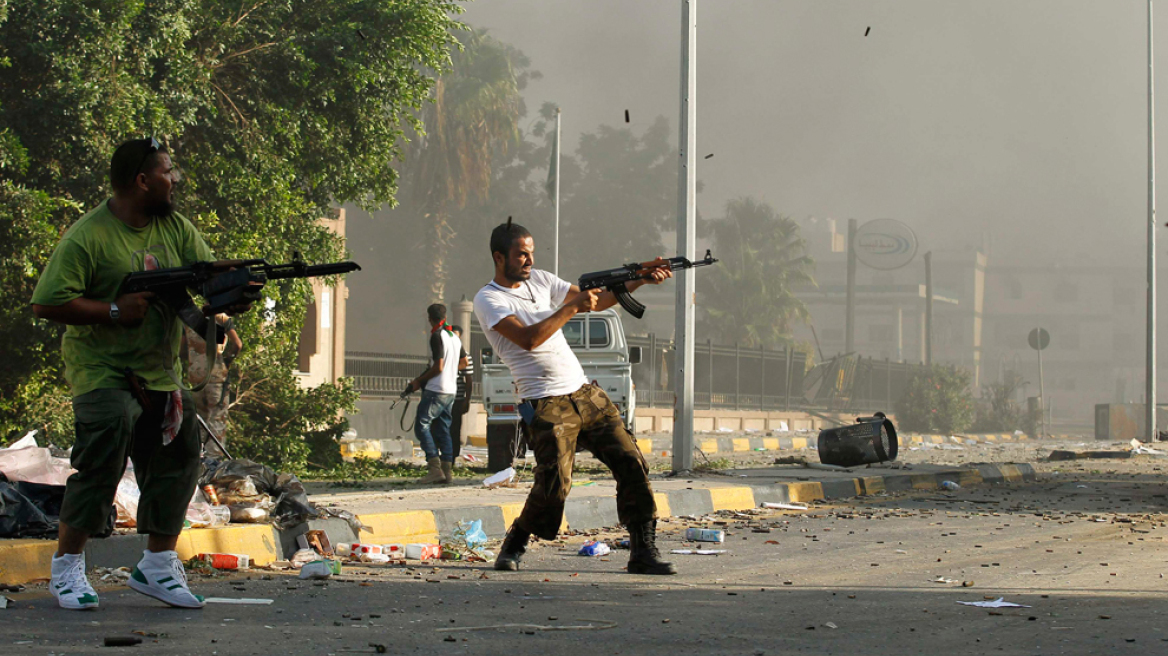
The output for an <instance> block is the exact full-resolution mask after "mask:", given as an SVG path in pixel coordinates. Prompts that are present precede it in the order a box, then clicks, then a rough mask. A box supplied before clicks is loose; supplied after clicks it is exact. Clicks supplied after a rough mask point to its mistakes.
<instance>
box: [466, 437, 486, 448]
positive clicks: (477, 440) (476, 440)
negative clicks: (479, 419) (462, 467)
mask: <svg viewBox="0 0 1168 656" xmlns="http://www.w3.org/2000/svg"><path fill="white" fill-rule="evenodd" d="M466 441H467V443H468V444H470V445H471V446H479V447H485V446H486V445H487V436H486V435H468V436H467V438H466Z"/></svg>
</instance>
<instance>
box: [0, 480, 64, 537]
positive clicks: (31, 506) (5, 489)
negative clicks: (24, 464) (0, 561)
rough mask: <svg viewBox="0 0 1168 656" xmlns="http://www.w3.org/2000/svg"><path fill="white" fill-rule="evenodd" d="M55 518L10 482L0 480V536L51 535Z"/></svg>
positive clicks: (55, 521)
mask: <svg viewBox="0 0 1168 656" xmlns="http://www.w3.org/2000/svg"><path fill="white" fill-rule="evenodd" d="M56 533H57V518H56V517H49V516H47V515H45V513H44V512H43V511H42V510H41V509H40V508H38V507H37V506H36V504H35V503H33V502H32V500H31V499H29V498H28V497H26V496H24V495H23V494H21V493H20V492H19V491H18V490H17V488H16V486H14V485H12V484H11V483H6V482H0V538H28V537H51V536H53V535H55V534H56Z"/></svg>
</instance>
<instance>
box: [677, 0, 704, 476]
mask: <svg viewBox="0 0 1168 656" xmlns="http://www.w3.org/2000/svg"><path fill="white" fill-rule="evenodd" d="M697 4H698V3H697V0H681V117H680V120H679V121H678V140H677V141H678V146H679V148H680V151H681V152H680V160H679V162H678V171H677V252H678V253H679V254H681V255H683V256H685V257H687V258H689V259H690V260H693V259H695V258H696V257H697V253H696V251H697V244H696V243H695V242H696V240H697V230H696V226H695V221H694V218H695V217H694V214H695V212H694V206H695V201H696V192H697V171H696V168H697V157H696V151H695V150H694V147H695V145H696V142H697V104H696V102H697V90H698V83H697V36H698V23H697ZM695 291H696V288H695V286H694V271H693V269H682V270H681V271H680V272H679V275H678V279H677V302H676V309H675V316H676V318H675V321H676V325H675V328H674V340H673V344H674V346H673V347H674V355H675V357H674V362H675V363H676V367H675V377H674V381H675V382H674V385H673V389H674V394H675V399H674V405H673V471H675V472H683V471H688V470H690V469H693V436H694V435H693V406H694V370H693V365H694V293H695Z"/></svg>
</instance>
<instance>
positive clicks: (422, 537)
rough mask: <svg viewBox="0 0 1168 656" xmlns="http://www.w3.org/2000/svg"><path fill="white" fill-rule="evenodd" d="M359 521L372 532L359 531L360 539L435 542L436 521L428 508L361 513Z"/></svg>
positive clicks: (382, 542)
mask: <svg viewBox="0 0 1168 656" xmlns="http://www.w3.org/2000/svg"><path fill="white" fill-rule="evenodd" d="M361 521H362V522H364V523H365V525H366V526H368V527H369V528H371V529H373V534H372V535H369V534H368V533H364V532H362V533H361V540H362V541H365V540H366V539H368V540H369V541H370V542H376V543H380V544H386V543H393V542H400V543H403V544H405V543H408V542H437V541H438V523H437V522H435V521H434V513H433V512H431V511H429V510H409V511H405V512H395V513H377V514H372V515H361Z"/></svg>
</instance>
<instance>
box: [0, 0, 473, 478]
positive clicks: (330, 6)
mask: <svg viewBox="0 0 1168 656" xmlns="http://www.w3.org/2000/svg"><path fill="white" fill-rule="evenodd" d="M0 6H2V7H4V8H6V9H7V10H8V11H7V13H6V14H3V13H0V48H6V50H5V51H4V52H0V55H2V56H5V57H7V59H6V60H5V65H4V66H3V67H0V137H2V138H3V143H4V146H3V147H2V148H3V151H2V152H0V166H2V167H3V173H4V181H3V184H4V185H5V186H4V187H3V190H2V191H0V196H2V198H0V212H3V215H0V226H9V225H10V226H12V227H13V230H14V231H15V232H20V233H21V235H20V237H21V238H20V239H19V240H16V241H5V242H3V243H0V262H2V263H3V266H4V274H3V275H5V278H4V288H3V290H2V291H3V294H4V298H3V299H2V300H0V308H3V310H0V311H3V312H4V314H3V315H0V319H2V320H3V321H4V324H3V326H0V330H2V331H4V334H5V335H7V334H10V333H17V332H20V331H21V330H22V326H23V327H31V328H32V329H31V330H29V331H28V332H29V333H30V334H29V336H28V340H30V341H29V342H27V343H22V342H15V343H16V344H17V345H18V348H19V350H20V353H19V354H18V355H17V356H15V357H14V358H13V359H12V360H10V362H11V361H13V360H14V361H15V362H16V363H17V364H18V366H19V368H17V369H12V368H9V369H8V372H6V377H5V378H4V379H3V380H0V385H15V388H16V389H15V390H13V393H12V395H11V396H9V390H8V389H7V388H4V389H0V391H3V393H4V396H3V398H4V401H3V402H2V403H0V430H2V431H3V433H9V432H12V431H18V430H20V429H23V428H25V427H27V426H29V425H32V424H34V423H36V421H39V420H34V418H31V417H28V416H25V415H22V414H20V404H19V402H18V401H17V402H13V401H12V399H17V400H19V399H22V398H23V399H30V398H33V397H40V396H45V394H46V393H49V392H52V393H55V394H57V395H58V397H59V395H60V394H61V390H62V389H63V383H62V381H61V380H60V376H59V373H58V372H59V370H60V359H59V358H60V356H59V352H58V351H59V349H58V347H57V346H56V344H55V339H56V335H58V334H59V332H58V329H57V328H56V327H53V326H42V325H36V326H33V325H32V319H31V313H30V312H28V309H27V306H28V296H29V294H30V292H31V288H32V285H34V284H35V280H36V277H37V276H38V275H39V271H40V270H41V269H42V268H43V266H44V262H45V261H46V259H47V255H48V253H49V252H50V250H51V247H52V244H53V243H55V241H56V239H57V237H59V235H60V233H61V232H62V231H63V230H64V229H65V228H66V227H67V226H68V225H69V224H70V223H71V222H72V221H74V220H75V219H76V217H77V216H78V210H84V209H88V208H90V207H93V206H95V205H96V204H98V203H99V202H100V201H101V200H102V199H103V198H105V197H107V196H108V194H109V188H108V182H107V180H106V176H107V171H108V167H109V158H110V155H111V153H112V152H113V149H114V148H115V147H116V146H117V145H118V143H120V142H121V141H123V140H124V139H127V138H134V137H141V136H143V135H147V134H150V135H154V136H156V137H158V138H159V139H160V140H161V141H163V142H164V143H165V144H167V146H168V147H169V149H170V150H171V152H172V154H173V156H174V158H175V160H176V161H177V162H178V163H179V165H180V166H181V167H182V168H183V169H184V171H185V173H186V183H185V185H184V188H182V189H181V190H180V194H179V201H178V202H179V207H180V210H181V211H183V212H184V213H185V214H187V215H188V216H189V217H191V218H192V220H193V221H195V223H196V225H198V226H199V227H200V229H201V230H202V231H203V233H204V235H205V236H206V238H207V240H208V242H209V243H210V244H211V246H212V248H213V249H214V250H215V252H216V254H217V255H218V256H221V257H246V258H251V257H265V258H268V259H269V260H272V261H282V260H287V259H289V258H291V257H292V255H293V252H300V253H302V254H303V256H304V257H305V258H306V259H307V260H310V261H323V260H330V259H337V258H340V257H342V256H343V255H344V246H343V243H342V242H341V240H339V239H338V238H336V237H335V236H334V235H333V234H332V233H331V232H329V230H328V229H327V228H326V227H325V226H324V225H322V224H321V222H320V221H319V219H320V217H323V216H325V215H326V214H327V213H328V211H329V208H330V207H331V206H333V205H334V204H335V203H345V202H350V201H352V202H356V203H359V204H360V205H362V206H363V207H376V206H378V205H380V204H384V203H391V202H393V200H394V196H395V193H396V190H397V174H396V172H395V169H394V163H395V161H396V160H398V159H400V157H401V156H402V155H403V154H404V151H403V144H404V135H405V133H406V132H405V131H406V129H407V128H409V129H420V123H419V122H418V120H417V118H416V115H417V113H418V112H419V111H420V110H421V109H422V107H423V105H424V103H425V102H426V100H427V99H428V98H429V94H430V91H431V88H432V86H433V78H434V76H435V75H436V74H437V73H440V72H441V71H443V70H445V69H446V68H447V67H448V66H449V64H450V57H449V53H450V50H451V49H452V48H455V47H456V46H457V44H456V41H455V37H454V34H455V32H456V30H457V29H458V28H459V24H458V23H457V22H455V21H454V20H453V18H452V15H453V14H455V13H457V12H458V11H459V10H460V8H459V7H458V5H457V4H456V3H454V2H451V1H444V0H397V1H395V2H392V3H386V2H381V1H379V0H313V1H309V0H282V1H281V2H266V1H264V0H247V1H246V2H243V3H223V2H218V1H217V0H157V1H154V2H148V3H144V2H140V1H136V0H108V1H105V2H101V3H98V4H96V5H95V4H94V3H93V2H89V1H87V0H38V2H35V3H34V2H20V3H18V4H11V5H10V4H7V3H6V2H5V0H0ZM30 240H32V241H35V244H32V247H31V248H28V247H27V246H28V242H29V241H30ZM11 272H15V273H11ZM18 274H19V275H18ZM12 280H15V281H16V282H13V283H11V284H10V281H12ZM308 291H309V287H308V285H307V283H304V282H302V281H301V282H295V283H289V284H284V285H270V286H269V287H268V288H266V290H265V293H266V295H267V296H268V297H269V298H270V299H272V300H273V301H275V303H276V305H275V308H274V310H275V311H274V312H272V313H264V312H258V311H257V312H252V313H249V314H248V315H245V316H243V317H241V318H240V321H239V322H238V326H239V329H240V331H241V335H242V337H243V339H244V342H245V345H246V350H245V352H244V354H243V356H241V358H240V359H239V360H237V365H238V366H239V367H240V373H239V378H238V387H239V390H240V391H239V394H238V397H237V399H236V402H237V405H236V407H235V408H234V413H233V422H234V424H235V428H237V429H239V430H237V434H239V439H243V440H245V441H246V440H252V441H253V442H255V443H256V444H254V445H244V444H240V442H239V439H237V440H236V443H237V444H240V446H239V450H241V452H244V453H248V454H253V455H260V456H262V457H264V458H267V459H269V462H271V463H272V464H279V465H281V466H284V467H286V468H290V469H296V468H300V467H303V466H304V464H305V462H306V456H305V451H304V444H303V438H304V437H305V436H311V435H312V434H314V433H325V434H329V435H336V434H338V433H339V432H340V431H342V430H343V429H344V427H345V420H344V419H343V415H342V412H343V411H344V410H345V409H348V408H351V407H352V404H353V401H354V399H355V395H354V394H353V393H352V391H351V390H350V389H348V387H347V386H346V385H345V384H343V383H342V384H340V385H327V386H325V387H324V388H321V389H317V390H302V389H300V388H299V386H297V385H296V382H295V378H294V375H293V369H294V367H295V362H296V354H297V353H296V352H297V342H298V338H299V332H300V328H301V324H302V322H303V318H304V313H305V305H306V302H307V300H308V297H309V293H308ZM9 308H12V310H11V312H10V311H9ZM22 308H23V309H22ZM7 343H8V342H6V344H7ZM9 381H16V382H15V383H11V382H9ZM62 441H64V440H62ZM277 460H281V461H282V462H276V461H277Z"/></svg>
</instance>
